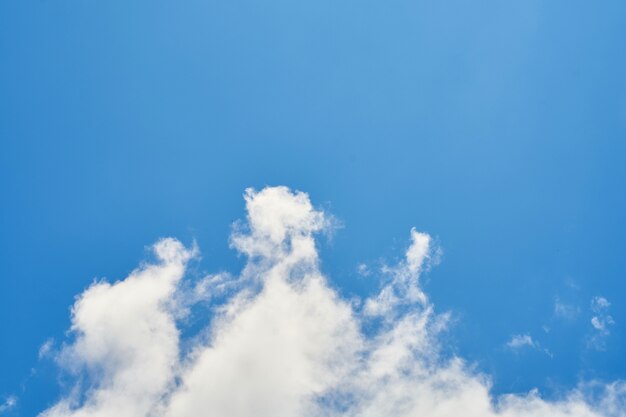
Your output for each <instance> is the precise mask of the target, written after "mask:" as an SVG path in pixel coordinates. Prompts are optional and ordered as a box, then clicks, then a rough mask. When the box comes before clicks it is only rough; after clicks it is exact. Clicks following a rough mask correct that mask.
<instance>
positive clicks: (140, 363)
mask: <svg viewBox="0 0 626 417" xmlns="http://www.w3.org/2000/svg"><path fill="white" fill-rule="evenodd" d="M245 200H246V207H247V210H248V224H247V225H239V226H238V227H237V228H235V230H234V231H233V235H232V238H231V244H232V246H233V247H234V248H236V249H237V250H238V251H240V252H241V253H242V254H244V255H246V256H247V257H248V263H247V265H246V267H245V268H244V270H243V272H242V274H241V276H239V277H230V276H227V275H221V276H220V277H219V278H215V276H212V277H213V278H207V279H206V280H204V281H201V283H200V284H197V285H195V286H193V285H191V286H189V285H187V286H185V285H182V284H181V280H182V279H183V276H184V274H185V267H186V264H187V262H188V261H189V259H190V258H191V257H192V256H193V255H194V253H195V251H194V250H188V249H185V248H184V247H183V246H182V244H180V243H179V242H178V241H176V240H174V239H164V240H161V241H159V242H158V243H157V244H156V245H155V248H154V249H155V252H156V254H157V257H158V262H157V263H155V264H153V265H143V266H142V267H141V268H139V269H138V270H136V271H134V272H133V273H131V275H130V276H129V277H127V278H126V279H124V280H122V281H118V282H116V283H113V284H109V283H106V282H97V283H94V284H93V285H92V286H91V287H89V288H88V289H87V290H86V291H85V292H84V293H83V294H82V295H81V296H80V297H79V298H78V299H77V301H76V304H75V305H74V308H73V310H72V332H73V334H74V340H73V341H71V342H70V343H68V344H67V345H66V346H65V347H64V348H63V349H62V351H61V353H60V354H59V357H58V359H59V362H60V363H61V364H62V365H63V366H64V367H65V368H66V369H68V370H70V371H72V372H74V373H75V374H76V381H77V382H76V385H75V387H74V389H73V390H72V391H71V392H70V393H69V394H68V395H67V396H65V397H64V398H62V399H61V400H60V401H59V402H58V403H57V404H56V405H55V406H53V407H52V408H50V409H48V410H46V411H44V412H43V413H42V416H43V417H70V416H71V417H124V416H128V417H131V416H132V417H148V416H150V417H201V416H207V417H249V416H255V417H266V416H267V417H269V416H271V417H313V416H329V417H357V416H358V417H383V416H394V417H416V416H428V417H436V416H451V417H456V416H464V417H466V416H467V417H472V416H480V417H495V416H503V417H522V416H528V417H539V416H542V417H543V416H555V417H559V416H563V417H565V416H568V417H591V416H594V417H595V416H615V417H617V416H622V417H623V416H624V415H625V414H624V411H623V410H624V408H623V407H620V404H621V403H620V401H622V402H623V401H624V398H625V395H626V384H624V383H623V382H619V381H618V382H616V383H614V384H609V385H606V386H603V387H601V389H600V391H601V392H603V394H602V395H600V396H599V397H594V399H593V400H592V399H590V397H587V394H586V393H587V388H585V387H584V386H580V387H577V388H574V389H573V390H572V391H571V392H570V393H569V394H568V395H567V396H566V397H564V398H563V399H561V400H560V401H553V402H550V401H545V400H543V399H542V398H541V397H540V395H539V393H538V392H536V391H533V392H531V393H529V394H527V395H506V396H501V397H497V398H494V397H492V396H491V395H490V394H489V388H490V384H489V379H488V378H487V377H486V376H484V375H480V374H477V373H476V372H474V371H472V370H471V367H469V366H467V365H466V363H465V362H464V361H463V360H462V359H461V358H458V357H452V358H448V359H446V358H444V357H442V355H441V354H440V348H439V337H438V335H439V334H440V333H441V332H442V331H445V330H446V326H447V322H448V316H447V315H446V314H437V313H436V312H435V311H434V307H433V305H432V304H431V303H430V301H429V300H428V298H427V296H426V294H424V292H423V291H422V289H421V287H420V282H419V277H420V273H421V272H422V271H423V270H425V269H426V268H427V266H428V265H429V263H430V262H431V261H432V258H433V255H432V253H433V250H432V243H431V238H430V236H428V235H427V234H425V233H419V232H416V231H415V230H412V231H411V244H410V246H409V248H408V249H407V251H406V253H405V258H404V260H403V261H401V262H400V263H399V264H398V265H396V266H393V267H390V268H387V269H386V274H387V277H386V281H385V282H384V283H383V285H382V288H381V291H380V292H379V293H378V294H376V295H374V296H371V297H369V298H367V299H366V300H365V303H364V307H363V309H362V310H360V309H359V307H355V306H353V305H352V304H351V303H350V302H349V301H348V300H344V299H342V298H341V297H340V296H339V295H338V294H337V293H336V292H335V291H334V290H333V289H332V288H331V287H330V286H329V284H328V283H327V281H326V278H325V277H324V276H323V275H322V274H321V272H320V270H319V260H318V252H317V250H316V247H315V239H314V237H315V234H316V233H318V232H322V231H324V230H325V229H326V228H328V224H329V223H328V221H327V216H326V215H325V214H324V213H323V212H322V211H318V210H315V209H314V208H313V206H312V205H311V203H310V201H309V197H308V195H307V194H304V193H299V192H295V193H294V192H291V191H290V190H289V189H288V188H286V187H275V188H265V189H263V190H261V191H259V192H256V191H253V190H248V191H247V192H246V195H245ZM229 279H230V280H233V282H235V281H236V285H233V286H230V287H229V288H230V289H231V290H232V295H231V296H229V297H227V299H226V301H224V302H223V303H221V304H219V305H216V306H215V310H214V311H215V313H214V316H213V317H211V318H210V324H209V325H208V327H207V329H206V330H205V333H204V334H205V337H204V338H197V339H194V341H193V346H192V349H190V351H189V353H187V351H186V350H185V351H183V350H181V349H180V348H179V346H180V345H181V343H183V342H188V341H185V340H181V334H180V331H179V330H178V328H177V326H178V323H177V318H179V317H180V316H181V309H182V310H184V311H187V310H185V305H187V304H189V303H193V302H196V301H197V300H198V299H202V300H204V301H206V300H210V299H211V294H208V293H210V292H212V291H219V289H218V288H217V287H218V286H221V285H226V281H228V280H229ZM185 288H194V291H188V290H186V289H185ZM233 288H234V289H235V290H233ZM364 324H368V327H369V328H370V329H372V327H373V330H370V331H368V332H367V333H364V332H362V331H361V328H362V326H363V325H364ZM521 337H522V339H521V340H522V341H521V342H520V343H522V344H524V343H527V342H526V341H525V340H526V339H525V338H524V337H523V335H522V336H521ZM528 340H529V341H530V342H531V343H534V342H533V341H532V339H531V338H530V336H528ZM597 391H598V389H594V392H597Z"/></svg>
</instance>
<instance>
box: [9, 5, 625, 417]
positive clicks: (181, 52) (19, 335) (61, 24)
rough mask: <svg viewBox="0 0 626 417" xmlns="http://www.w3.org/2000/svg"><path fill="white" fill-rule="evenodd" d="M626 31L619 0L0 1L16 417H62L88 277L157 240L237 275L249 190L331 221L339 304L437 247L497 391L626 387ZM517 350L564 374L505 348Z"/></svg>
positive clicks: (475, 355) (448, 300)
mask: <svg viewBox="0 0 626 417" xmlns="http://www.w3.org/2000/svg"><path fill="white" fill-rule="evenodd" d="M625 22H626V3H625V2H623V1H605V2H584V1H551V2H540V1H533V0H531V1H523V2H501V1H495V0H494V1H483V2H470V1H443V2H422V1H415V0H413V1H405V0H398V1H370V0H365V1H363V0H362V1H353V0H346V1H336V0H335V1H327V0H316V1H278V0H277V1H274V0H266V1H223V2H216V1H196V0H181V1H163V0H151V1H133V2H129V1H121V0H107V1H94V0H89V1H68V0H56V1H51V0H39V1H30V0H20V1H17V0H6V1H3V2H0V187H1V188H0V191H1V204H0V230H1V233H0V254H1V257H0V399H2V398H3V397H6V396H9V395H16V396H17V397H18V405H17V407H15V408H14V409H12V410H10V411H8V412H7V413H6V414H7V415H19V416H32V415H35V414H36V413H37V412H38V411H41V410H42V409H43V408H45V407H46V406H47V405H50V404H51V403H53V401H54V400H55V399H56V398H57V396H58V394H59V392H60V391H59V390H60V388H59V385H58V379H57V373H56V370H55V366H54V364H53V363H52V362H51V361H50V360H49V359H48V360H46V359H44V360H38V358H37V352H38V349H39V347H40V346H41V345H42V343H43V342H44V341H45V340H46V339H48V338H54V339H55V340H56V341H57V343H58V342H59V341H62V340H63V337H64V332H65V331H66V329H67V328H68V325H69V307H70V306H71V304H72V302H73V300H74V296H75V295H76V294H79V293H80V292H81V291H82V290H83V289H84V288H85V287H86V286H88V285H89V284H90V283H91V282H92V280H93V279H94V278H100V277H107V278H109V279H119V278H123V277H124V276H125V275H126V274H127V273H128V272H129V271H130V270H131V269H133V268H134V267H135V266H136V265H137V263H138V262H139V261H140V260H141V259H143V258H144V256H145V249H144V248H145V247H146V245H149V244H151V243H152V242H153V241H155V240H156V239H157V238H158V237H160V236H176V237H179V238H181V239H183V241H185V242H187V243H190V242H191V241H192V240H193V239H196V240H197V241H198V244H199V245H200V248H201V250H202V253H203V259H202V261H201V262H200V264H199V265H198V266H197V268H198V269H200V270H206V271H215V270H229V271H232V272H237V271H238V269H239V268H240V266H241V264H242V259H240V258H238V257H237V255H236V254H235V253H234V252H233V251H231V250H230V249H229V248H228V243H227V240H228V235H229V230H230V225H231V223H232V222H233V221H234V220H236V219H238V218H241V217H243V216H244V215H245V213H244V206H243V200H242V193H243V191H244V189H245V188H246V187H249V186H253V187H256V188H260V187H263V186H264V185H277V184H285V185H288V186H290V187H292V188H296V189H300V190H303V191H307V192H309V194H310V195H311V198H312V200H313V202H314V203H315V204H317V205H318V206H321V207H324V208H325V209H327V210H328V211H330V212H331V213H333V214H334V215H335V216H336V217H337V218H339V219H340V220H341V221H342V223H343V225H344V227H343V228H342V229H341V230H339V231H338V232H337V233H336V235H335V236H334V238H333V239H332V240H330V241H328V240H324V239H322V242H321V250H322V259H323V269H324V271H325V272H327V273H328V275H329V276H330V279H331V280H332V282H333V284H334V285H335V286H336V287H337V288H338V289H339V290H340V291H341V292H342V293H343V294H345V295H346V296H351V295H355V294H356V295H359V294H360V295H363V294H367V293H368V292H370V291H373V290H374V289H375V288H376V282H375V280H374V279H371V278H370V279H368V278H367V277H365V278H364V277H360V276H359V275H358V274H357V273H356V267H357V265H358V264H359V263H362V262H365V263H367V264H369V265H371V266H372V268H375V267H376V265H379V264H380V262H381V261H382V260H389V261H391V260H393V259H395V258H397V257H398V256H400V255H401V253H402V251H403V250H404V249H405V248H406V245H407V244H408V239H409V230H410V228H411V227H412V226H416V227H417V229H418V230H421V231H427V232H429V233H430V234H432V235H433V236H435V237H436V238H437V240H438V242H439V243H440V244H441V246H442V247H443V249H444V256H443V260H442V263H441V265H439V266H438V267H436V268H435V269H433V270H432V271H431V273H430V274H429V275H428V276H427V278H426V281H425V288H426V291H427V292H428V293H429V294H430V296H431V298H432V300H433V302H434V303H435V305H436V307H437V309H438V311H447V310H449V311H451V312H452V314H453V317H454V318H455V320H454V325H453V327H452V329H451V330H450V331H449V332H448V333H447V336H446V340H445V344H446V346H447V347H448V349H449V350H450V351H451V352H456V353H458V354H460V355H462V356H463V357H465V358H467V359H468V360H469V361H470V362H474V363H475V364H476V366H477V369H478V370H480V371H484V372H487V373H489V374H491V376H492V378H493V383H494V392H496V393H502V392H511V391H512V392H521V391H527V390H529V389H531V388H532V387H539V388H540V389H541V390H542V392H545V393H546V395H548V396H551V395H554V396H556V395H558V394H559V392H561V391H562V390H563V389H567V388H571V387H573V386H574V385H575V384H576V383H577V382H578V381H579V380H586V379H592V378H600V379H605V380H611V379H615V378H625V377H626V361H624V360H623V357H624V351H625V349H626V335H625V332H624V325H625V323H626V310H625V304H626V300H625V299H624V298H625V297H624V295H625V294H626V284H625V278H626V277H625V275H626V257H624V249H625V248H626V236H625V232H626V216H625V213H626V190H625V188H626V187H625V184H626V163H625V157H626V24H625ZM597 295H602V296H605V297H606V298H607V299H608V300H609V301H610V302H611V303H612V305H611V308H610V314H611V315H612V316H613V318H614V319H615V325H614V326H612V327H611V334H610V336H609V337H608V338H607V339H606V350H605V351H594V350H590V349H588V348H587V346H586V339H587V338H588V336H589V334H590V333H591V332H592V327H591V324H590V321H589V320H590V318H591V312H590V310H589V303H590V300H591V298H592V297H593V296H597ZM556 299H559V300H560V301H561V302H564V303H568V304H569V305H571V306H574V307H575V308H578V309H579V311H580V313H579V314H578V316H577V317H576V318H574V319H572V320H563V319H559V318H558V317H556V316H555V314H554V304H555V300H556ZM542 326H548V327H549V328H550V332H549V333H546V332H545V331H544V330H542ZM523 333H529V334H531V335H532V336H533V338H534V339H535V340H537V341H539V343H541V346H542V347H545V348H547V349H549V350H550V351H551V352H552V353H553V357H552V358H551V357H549V356H548V355H546V354H545V353H543V352H540V351H538V350H532V349H526V350H523V351H520V352H517V353H516V352H511V351H510V350H509V349H506V348H505V347H504V345H505V343H506V342H507V340H509V339H510V337H511V336H512V335H513V334H523Z"/></svg>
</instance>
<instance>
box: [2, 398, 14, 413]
mask: <svg viewBox="0 0 626 417" xmlns="http://www.w3.org/2000/svg"><path fill="white" fill-rule="evenodd" d="M16 405H17V397H16V396H14V395H11V396H9V397H8V398H6V399H5V400H4V402H3V403H1V404H0V414H2V413H4V412H6V411H9V410H11V409H12V408H13V407H15V406H16Z"/></svg>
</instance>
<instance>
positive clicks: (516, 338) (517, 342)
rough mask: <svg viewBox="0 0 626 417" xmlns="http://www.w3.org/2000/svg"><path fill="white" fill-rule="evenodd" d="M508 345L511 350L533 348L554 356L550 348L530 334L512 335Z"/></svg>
mask: <svg viewBox="0 0 626 417" xmlns="http://www.w3.org/2000/svg"><path fill="white" fill-rule="evenodd" d="M506 347H508V348H509V349H511V350H514V351H519V350H522V349H533V350H538V351H540V352H543V353H545V354H546V355H548V356H550V357H553V355H552V352H550V350H548V349H546V348H544V347H542V346H541V344H540V343H539V342H538V341H536V340H534V339H533V338H532V336H531V335H530V334H516V335H513V336H511V339H509V341H508V342H507V343H506Z"/></svg>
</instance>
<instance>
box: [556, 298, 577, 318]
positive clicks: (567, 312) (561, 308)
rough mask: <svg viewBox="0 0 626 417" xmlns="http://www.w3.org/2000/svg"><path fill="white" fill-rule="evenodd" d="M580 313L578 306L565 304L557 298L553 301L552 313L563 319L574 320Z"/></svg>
mask: <svg viewBox="0 0 626 417" xmlns="http://www.w3.org/2000/svg"><path fill="white" fill-rule="evenodd" d="M579 314H580V307H578V306H576V305H573V304H567V303H565V302H563V301H561V300H560V299H559V298H557V299H556V300H555V301H554V315H555V316H556V317H557V318H560V319H565V320H574V319H575V318H577V317H578V315H579Z"/></svg>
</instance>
